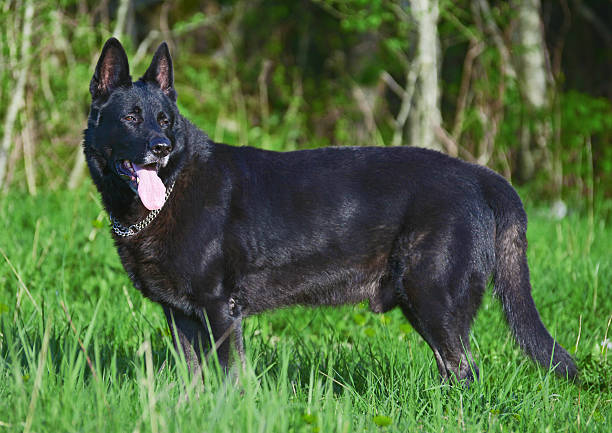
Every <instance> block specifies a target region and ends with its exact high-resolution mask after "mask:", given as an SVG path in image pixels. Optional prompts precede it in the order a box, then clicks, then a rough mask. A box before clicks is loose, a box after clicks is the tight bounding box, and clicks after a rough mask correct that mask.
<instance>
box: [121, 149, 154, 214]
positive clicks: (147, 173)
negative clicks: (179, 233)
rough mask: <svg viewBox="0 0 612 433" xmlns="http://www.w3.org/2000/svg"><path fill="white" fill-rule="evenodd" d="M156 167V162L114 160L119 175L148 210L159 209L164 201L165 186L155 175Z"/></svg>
mask: <svg viewBox="0 0 612 433" xmlns="http://www.w3.org/2000/svg"><path fill="white" fill-rule="evenodd" d="M158 168H159V167H158V164H148V165H138V164H135V163H133V162H132V161H129V160H127V159H124V160H120V161H116V162H115V171H116V172H117V174H118V175H119V177H120V178H121V179H123V180H124V181H125V182H127V184H128V185H129V187H130V188H131V189H132V191H134V192H135V193H136V194H138V197H140V201H142V204H143V205H144V206H145V207H146V208H147V209H149V210H155V209H161V207H162V206H163V205H164V202H165V201H166V187H165V185H164V183H163V182H162V180H161V179H160V178H159V176H158V175H157V170H158Z"/></svg>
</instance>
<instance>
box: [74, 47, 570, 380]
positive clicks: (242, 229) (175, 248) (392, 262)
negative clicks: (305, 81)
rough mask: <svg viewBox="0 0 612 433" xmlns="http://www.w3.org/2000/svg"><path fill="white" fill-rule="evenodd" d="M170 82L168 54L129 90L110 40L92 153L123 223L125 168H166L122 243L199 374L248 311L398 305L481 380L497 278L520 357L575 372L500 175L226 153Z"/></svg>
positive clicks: (373, 159) (366, 160) (99, 81)
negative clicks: (479, 321) (541, 307)
mask: <svg viewBox="0 0 612 433" xmlns="http://www.w3.org/2000/svg"><path fill="white" fill-rule="evenodd" d="M172 71H173V70H172V60H171V58H170V54H169V51H168V47H167V45H166V44H165V43H164V44H162V45H160V47H159V48H158V50H157V52H156V54H155V56H154V58H153V61H152V63H151V66H150V67H149V69H148V70H147V71H146V73H145V75H144V76H143V77H142V78H141V79H140V80H138V81H136V82H132V80H131V77H130V74H129V66H128V61H127V56H126V54H125V51H124V50H123V47H122V46H121V44H120V43H119V41H117V40H116V39H109V40H108V41H107V42H106V44H105V46H104V48H103V50H102V54H101V56H100V60H99V61H98V65H97V67H96V70H95V73H94V76H93V78H92V80H91V86H90V90H91V95H92V104H91V112H90V115H89V120H88V127H87V129H86V130H85V141H84V151H85V155H86V158H87V163H88V165H89V169H90V171H91V176H92V178H93V180H94V183H95V184H96V186H97V188H98V190H99V191H100V194H101V195H102V201H103V203H104V206H105V208H106V210H107V211H108V212H109V213H111V214H112V215H113V216H114V217H115V218H116V219H117V220H118V221H120V222H121V223H122V224H124V225H126V226H127V225H129V224H135V223H137V222H138V221H142V220H143V219H144V218H145V217H146V216H147V215H148V213H149V211H148V210H147V209H145V208H144V207H143V205H142V203H141V200H140V199H139V197H138V195H137V194H136V193H135V192H134V190H135V188H134V182H130V181H129V180H126V179H125V176H121V173H120V172H119V171H120V169H118V168H117V167H118V163H120V162H122V161H124V160H129V161H132V162H134V163H137V164H140V165H145V164H156V168H157V171H158V175H159V177H160V178H161V180H162V181H163V183H164V184H165V186H166V187H167V188H169V187H170V186H171V185H173V190H172V192H171V194H170V195H169V198H168V200H167V202H166V203H165V205H164V206H163V208H162V209H161V212H160V213H159V215H158V216H157V218H156V219H154V220H153V221H152V222H151V223H150V225H148V226H147V227H146V228H144V229H143V230H142V231H140V232H139V233H137V234H135V235H133V236H127V237H121V236H118V235H117V234H115V233H113V236H114V239H115V244H116V246H117V249H118V251H119V256H120V257H121V261H122V263H123V266H124V267H125V269H126V271H127V273H128V275H129V276H130V278H131V279H132V281H133V283H134V285H135V287H136V288H137V289H138V290H140V291H141V292H142V293H143V294H144V295H145V296H146V297H148V298H150V299H151V300H153V301H155V302H158V303H160V304H161V305H162V306H163V308H164V311H165V314H166V317H167V319H168V323H169V326H170V327H171V330H172V333H173V335H174V338H175V344H176V345H177V347H180V348H181V349H182V350H183V352H184V354H185V356H186V358H187V360H188V362H189V364H190V366H191V367H192V368H194V367H195V368H197V366H198V365H199V363H200V362H201V360H200V353H202V352H203V351H206V350H207V348H209V347H211V345H210V341H211V340H210V339H211V338H212V340H213V341H217V354H218V358H219V361H220V363H221V365H222V366H224V367H225V366H227V365H228V363H229V362H230V346H231V343H230V341H231V340H233V341H234V342H235V345H236V348H237V349H238V352H239V353H240V354H241V353H242V336H241V326H240V324H241V320H242V318H243V317H246V316H248V315H252V314H256V313H259V312H261V311H264V310H268V309H272V308H278V307H283V306H288V305H294V304H302V305H340V304H346V303H356V302H360V301H362V300H369V303H370V307H371V309H372V310H373V311H375V312H384V311H388V310H390V309H392V308H394V307H396V306H399V307H400V308H401V309H402V311H403V312H404V314H405V316H406V317H407V318H408V320H409V321H410V323H411V324H412V325H413V326H414V328H415V329H416V330H417V331H418V332H419V333H420V334H421V335H422V336H423V338H424V339H425V341H427V343H428V344H429V346H430V347H431V349H432V350H433V352H434V355H435V358H436V362H437V364H438V369H439V372H440V374H441V376H442V377H443V378H450V377H456V378H458V379H467V380H471V379H473V377H474V374H477V371H478V370H477V368H476V366H475V365H474V363H473V359H472V356H471V353H470V347H469V334H468V333H469V329H470V326H471V323H472V320H473V318H474V315H475V314H476V311H477V309H478V307H479V305H480V302H481V297H482V294H483V292H484V290H485V288H486V285H487V282H488V280H489V278H490V277H491V276H493V280H494V286H495V289H494V291H495V294H496V295H497V296H498V297H499V298H500V299H501V302H502V305H503V307H504V311H505V313H506V316H507V319H508V322H509V324H510V327H511V328H512V330H513V332H514V335H515V336H516V338H517V340H518V343H519V345H520V346H521V347H522V348H523V349H524V350H525V351H526V352H527V354H528V355H530V356H531V357H532V358H533V359H534V360H536V361H537V362H539V363H540V364H541V365H543V366H544V367H546V368H548V367H549V366H552V367H553V368H554V369H555V371H556V372H557V373H559V374H560V375H563V376H569V377H570V378H573V377H575V376H576V375H577V369H576V366H575V364H574V362H573V361H572V359H571V357H570V355H569V354H568V353H567V352H566V351H565V350H564V349H563V348H562V347H561V346H560V345H559V344H558V343H556V342H555V341H554V339H553V338H552V337H551V336H550V334H549V333H548V331H547V330H546V328H545V327H544V325H543V324H542V322H541V320H540V317H539V314H538V312H537V310H536V308H535V305H534V302H533V299H532V297H531V285H530V282H529V269H528V266H527V259H526V256H525V252H526V249H527V240H526V236H525V232H526V226H527V217H526V215H525V212H524V210H523V206H522V204H521V200H520V199H519V197H518V195H517V193H516V192H515V191H514V189H513V188H512V187H511V186H510V185H509V184H508V183H507V182H506V181H505V180H504V179H503V178H502V177H501V176H499V175H497V174H496V173H494V172H492V171H491V170H489V169H487V168H484V167H480V166H477V165H473V164H468V163H466V162H463V161H460V160H458V159H454V158H450V157H448V156H445V155H443V154H441V153H438V152H434V151H430V150H425V149H419V148H415V147H393V148H376V147H344V148H323V149H316V150H303V151H297V152H286V153H277V152H269V151H264V150H259V149H255V148H251V147H232V146H228V145H225V144H220V143H215V142H213V141H212V140H210V139H209V138H208V137H207V136H206V135H205V134H204V133H203V132H201V131H200V130H199V129H197V128H196V127H195V126H193V125H192V124H191V123H190V122H189V121H188V120H186V119H185V118H184V117H182V116H181V115H180V113H179V112H178V109H177V106H176V103H175V102H176V92H175V90H174V87H173V72H172ZM160 143H162V145H163V146H162V148H160V147H159V146H160ZM124 174H125V173H124ZM228 335H231V336H232V337H233V338H226V337H227V336H228Z"/></svg>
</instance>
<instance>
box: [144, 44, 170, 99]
mask: <svg viewBox="0 0 612 433" xmlns="http://www.w3.org/2000/svg"><path fill="white" fill-rule="evenodd" d="M141 80H142V81H146V82H150V83H155V84H157V85H158V86H159V88H160V89H161V90H162V92H164V93H165V94H166V95H167V96H168V97H169V98H170V99H172V100H173V101H176V90H174V72H173V70H172V57H170V50H168V44H166V43H165V42H162V43H161V45H160V46H159V47H158V48H157V51H156V52H155V55H154V56H153V60H152V61H151V65H150V66H149V69H147V72H145V74H144V75H143V76H142V78H141Z"/></svg>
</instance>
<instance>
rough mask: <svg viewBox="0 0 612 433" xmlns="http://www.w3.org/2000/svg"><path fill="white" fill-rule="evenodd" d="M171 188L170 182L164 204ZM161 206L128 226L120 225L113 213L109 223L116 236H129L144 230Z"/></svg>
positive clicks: (172, 186)
mask: <svg viewBox="0 0 612 433" xmlns="http://www.w3.org/2000/svg"><path fill="white" fill-rule="evenodd" d="M172 188H174V183H172V185H170V188H168V189H167V190H166V198H165V201H164V205H165V204H166V201H168V197H170V194H171V193H172ZM163 208H164V207H163V206H162V207H160V208H159V209H155V210H152V211H151V212H149V214H148V215H147V216H146V217H145V219H143V220H142V221H140V222H139V223H136V224H132V225H130V226H128V227H126V226H124V225H122V224H121V223H120V222H119V221H118V220H117V219H116V218H115V217H114V216H113V214H110V222H111V225H112V229H113V231H114V232H115V234H117V235H118V236H121V237H123V238H126V237H129V236H134V235H135V234H137V233H139V232H140V231H142V230H144V229H145V228H146V227H147V226H148V225H149V224H151V223H152V222H153V220H154V219H155V218H156V217H157V215H159V213H160V212H161V210H162V209H163Z"/></svg>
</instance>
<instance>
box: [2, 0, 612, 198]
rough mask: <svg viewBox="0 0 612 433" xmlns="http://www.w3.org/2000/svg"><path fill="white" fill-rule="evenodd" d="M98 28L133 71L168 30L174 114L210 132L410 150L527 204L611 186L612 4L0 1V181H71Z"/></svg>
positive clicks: (279, 146)
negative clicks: (485, 172)
mask: <svg viewBox="0 0 612 433" xmlns="http://www.w3.org/2000/svg"><path fill="white" fill-rule="evenodd" d="M110 36H116V37H118V38H120V40H121V41H122V43H123V44H124V45H125V47H126V49H127V51H128V55H129V58H130V67H131V73H132V76H133V78H134V79H137V78H138V77H139V76H140V74H142V73H143V72H144V70H145V68H146V66H147V65H148V62H150V59H151V56H152V54H153V52H154V50H155V48H156V46H157V44H158V43H160V42H161V41H162V40H166V41H168V43H169V44H170V47H171V52H172V55H173V57H174V64H175V82H176V87H177V91H178V95H179V99H178V101H179V106H180V109H181V110H182V112H183V114H184V115H185V116H186V117H188V118H190V119H191V120H192V121H193V122H195V123H196V124H197V125H198V126H199V127H201V128H203V129H204V130H205V131H207V132H208V133H209V135H210V136H211V138H213V139H214V140H219V141H225V142H228V143H230V144H236V145H252V146H257V147H262V148H266V149H274V150H293V149H301V148H309V147H318V146H327V145H340V146H342V145H378V146H390V145H415V146H424V147H429V148H434V149H438V150H442V151H443V152H446V153H448V154H450V155H453V156H459V157H460V158H462V159H465V160H467V161H473V162H478V163H480V164H484V165H488V166H489V167H491V168H493V169H495V170H496V171H498V172H500V173H502V174H503V175H504V176H506V177H507V178H508V179H510V180H511V181H512V182H513V183H514V184H516V185H526V188H528V189H529V191H530V196H532V197H537V198H538V199H549V200H558V199H563V200H565V201H566V202H571V203H574V204H578V205H580V204H583V203H586V204H587V205H588V204H589V203H590V205H591V208H592V205H593V202H594V201H598V202H601V201H602V200H599V199H600V198H610V197H612V187H611V179H612V104H611V99H612V79H611V77H612V1H611V0H522V1H521V0H511V1H501V0H457V1H451V0H292V1H282V0H276V1H273V0H252V1H247V0H233V1H222V0H201V1H196V0H190V1H172V0H169V1H162V0H96V1H91V0H87V1H75V0H59V1H32V0H1V1H0V128H1V129H0V137H1V140H2V141H1V143H0V190H4V191H8V190H18V191H19V190H20V191H27V192H29V193H30V194H36V193H37V192H40V191H41V190H49V189H59V188H75V187H78V186H79V185H81V184H82V183H84V182H86V178H87V173H86V170H85V164H84V161H83V157H82V152H81V149H80V144H81V140H82V130H83V129H84V127H85V124H86V119H87V114H88V109H89V102H90V96H89V92H88V83H89V80H90V78H91V75H92V73H93V68H94V66H95V62H96V61H97V58H98V56H99V53H100V49H101V47H102V45H103V43H104V41H105V40H106V39H107V38H108V37H110ZM532 194H533V195H532ZM603 201H604V202H609V200H603Z"/></svg>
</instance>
